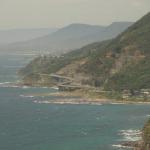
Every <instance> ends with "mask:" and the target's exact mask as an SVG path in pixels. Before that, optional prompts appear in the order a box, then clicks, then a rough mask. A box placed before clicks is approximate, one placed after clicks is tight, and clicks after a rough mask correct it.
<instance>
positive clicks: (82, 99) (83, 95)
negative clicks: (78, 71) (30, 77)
mask: <svg viewBox="0 0 150 150" xmlns="http://www.w3.org/2000/svg"><path fill="white" fill-rule="evenodd" d="M0 85H1V87H20V88H24V87H31V88H32V87H33V88H36V87H37V88H45V86H40V85H38V86H37V85H36V86H31V85H25V84H23V83H21V82H4V83H1V84H0ZM47 88H52V89H56V90H58V88H57V86H53V87H47ZM93 93H94V92H93ZM93 93H92V91H87V90H76V91H71V92H64V91H57V92H55V93H45V94H40V93H39V94H32V95H27V96H33V97H36V96H39V97H44V96H45V97H46V96H58V97H59V96H61V97H62V99H61V100H55V101H52V100H48V102H49V103H54V104H55V103H57V104H93V105H95V104H96V105H101V104H137V105H138V104H139V105H141V104H150V100H148V101H139V100H136V99H135V101H130V100H117V99H113V98H112V99H110V98H107V97H106V96H102V95H98V94H96V95H94V94H95V93H94V94H93ZM67 97H69V98H67ZM71 97H75V98H71ZM48 102H47V103H48Z"/></svg>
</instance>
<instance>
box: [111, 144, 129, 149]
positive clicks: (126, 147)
mask: <svg viewBox="0 0 150 150" xmlns="http://www.w3.org/2000/svg"><path fill="white" fill-rule="evenodd" d="M112 146H113V147H116V148H119V149H120V150H121V148H123V149H131V147H128V146H123V145H121V144H116V145H115V144H114V145H112Z"/></svg>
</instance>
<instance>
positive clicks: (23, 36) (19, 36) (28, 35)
mask: <svg viewBox="0 0 150 150" xmlns="http://www.w3.org/2000/svg"><path fill="white" fill-rule="evenodd" d="M56 30H57V29H56V28H40V29H12V30H0V45H4V44H9V43H15V42H21V41H27V40H31V39H34V38H37V37H41V36H44V35H47V34H51V33H52V32H55V31H56Z"/></svg>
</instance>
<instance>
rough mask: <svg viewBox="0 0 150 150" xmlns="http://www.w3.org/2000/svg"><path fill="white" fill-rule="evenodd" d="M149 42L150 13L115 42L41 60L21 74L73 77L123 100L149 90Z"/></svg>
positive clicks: (28, 76) (33, 62)
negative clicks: (124, 94) (122, 96)
mask: <svg viewBox="0 0 150 150" xmlns="http://www.w3.org/2000/svg"><path fill="white" fill-rule="evenodd" d="M149 41H150V13H148V14H147V15H146V16H144V17H143V18H142V19H141V20H139V21H138V22H136V23H135V24H134V25H132V26H131V27H129V28H128V29H127V30H126V31H124V32H123V33H122V34H120V35H119V36H118V37H117V38H115V39H112V40H108V41H104V42H100V43H93V44H90V45H87V46H85V47H83V48H81V49H78V50H74V51H72V52H70V53H67V54H64V55H62V56H60V57H52V56H42V57H38V58H36V59H35V60H33V61H32V62H31V63H30V64H29V65H27V66H26V67H25V68H23V69H22V70H21V71H20V72H19V73H20V74H21V75H23V76H24V79H31V80H32V79H33V80H34V78H35V77H34V76H36V75H35V74H51V73H56V74H61V75H65V76H71V77H72V78H75V80H76V82H79V83H82V84H88V85H91V86H95V87H100V88H101V89H103V90H106V91H112V92H111V93H112V94H108V96H112V95H113V96H115V97H120V93H121V92H122V91H123V90H131V91H133V90H141V89H150V44H149ZM76 62H78V64H77V63H76ZM72 66H74V67H72ZM75 66H76V67H75ZM60 70H61V71H60ZM71 71H72V72H71ZM70 72H71V73H70ZM36 80H41V78H39V77H37V78H36ZM42 80H43V78H42ZM115 93H116V94H115Z"/></svg>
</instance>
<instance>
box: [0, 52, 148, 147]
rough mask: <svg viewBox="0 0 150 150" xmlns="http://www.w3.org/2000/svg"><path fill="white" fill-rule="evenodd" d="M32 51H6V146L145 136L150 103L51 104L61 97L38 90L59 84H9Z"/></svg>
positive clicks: (0, 74)
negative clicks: (47, 94) (143, 132)
mask: <svg viewBox="0 0 150 150" xmlns="http://www.w3.org/2000/svg"><path fill="white" fill-rule="evenodd" d="M32 57H33V56H31V55H19V54H13V55H12V54H9V55H8V54H5V55H4V54H3V55H0V150H117V149H119V150H121V149H123V148H120V143H122V142H124V141H134V140H138V139H140V136H139V135H140V130H141V129H142V127H143V125H144V123H145V121H146V120H147V119H148V118H149V117H150V105H146V104H134V105H133V104H124V105H123V104H104V105H84V104H81V105H79V104H76V105H73V104H63V105H61V104H49V103H44V102H45V101H46V100H55V99H61V97H60V96H59V97H58V96H35V95H36V94H39V93H41V94H44V93H55V92H57V90H56V89H54V88H46V87H41V88H40V87H39V88H36V87H26V86H24V87H17V86H8V83H9V82H16V81H17V80H19V78H18V76H17V74H16V72H17V70H18V69H20V68H21V67H23V66H24V65H25V64H27V63H28V62H29V61H30V60H31V59H32ZM42 101H43V103H42ZM39 102H40V103H39Z"/></svg>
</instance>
